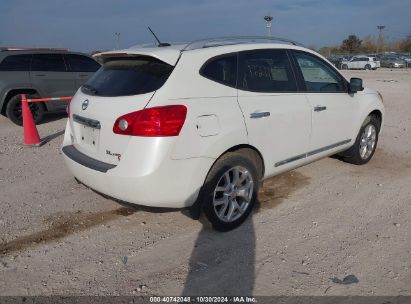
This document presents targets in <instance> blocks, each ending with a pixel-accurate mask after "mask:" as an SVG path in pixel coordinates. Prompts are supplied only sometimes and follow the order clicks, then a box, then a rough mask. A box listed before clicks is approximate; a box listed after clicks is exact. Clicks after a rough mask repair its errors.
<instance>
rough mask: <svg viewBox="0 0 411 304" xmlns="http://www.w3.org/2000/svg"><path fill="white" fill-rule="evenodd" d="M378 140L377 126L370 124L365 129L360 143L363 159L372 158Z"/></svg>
mask: <svg viewBox="0 0 411 304" xmlns="http://www.w3.org/2000/svg"><path fill="white" fill-rule="evenodd" d="M376 140H377V130H376V129H375V126H374V125H372V124H369V125H368V126H366V127H365V129H364V131H363V133H362V135H361V141H360V156H361V158H362V159H367V158H369V157H370V155H371V154H372V152H373V151H374V149H375V144H376Z"/></svg>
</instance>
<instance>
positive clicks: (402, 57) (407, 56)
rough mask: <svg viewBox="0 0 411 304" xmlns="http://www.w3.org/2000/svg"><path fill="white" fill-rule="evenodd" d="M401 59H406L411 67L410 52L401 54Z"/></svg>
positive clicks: (406, 62)
mask: <svg viewBox="0 0 411 304" xmlns="http://www.w3.org/2000/svg"><path fill="white" fill-rule="evenodd" d="M398 58H399V59H401V60H404V61H405V64H406V65H407V67H411V56H410V55H408V54H400V55H399V56H398Z"/></svg>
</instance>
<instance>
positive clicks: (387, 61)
mask: <svg viewBox="0 0 411 304" xmlns="http://www.w3.org/2000/svg"><path fill="white" fill-rule="evenodd" d="M380 62H381V66H382V67H384V68H405V67H406V62H405V60H403V59H400V58H399V57H397V56H381V57H380Z"/></svg>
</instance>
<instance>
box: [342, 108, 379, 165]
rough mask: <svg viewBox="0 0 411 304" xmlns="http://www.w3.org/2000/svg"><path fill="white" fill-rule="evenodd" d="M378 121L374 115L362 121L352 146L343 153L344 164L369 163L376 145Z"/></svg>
mask: <svg viewBox="0 0 411 304" xmlns="http://www.w3.org/2000/svg"><path fill="white" fill-rule="evenodd" d="M379 130H380V121H379V119H378V118H377V117H376V116H375V115H370V116H368V117H367V119H366V120H365V121H364V123H363V125H362V127H361V129H360V132H359V133H358V135H357V138H356V140H355V143H354V145H353V146H352V147H351V148H350V149H348V150H347V151H345V152H343V155H344V158H343V160H344V161H345V162H348V163H351V164H355V165H363V164H366V163H368V162H369V161H370V159H371V158H372V157H373V155H374V153H375V149H376V148H377V143H378V133H379Z"/></svg>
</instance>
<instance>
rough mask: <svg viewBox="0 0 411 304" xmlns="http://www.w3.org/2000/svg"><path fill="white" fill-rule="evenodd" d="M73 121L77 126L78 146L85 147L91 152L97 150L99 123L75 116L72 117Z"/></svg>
mask: <svg viewBox="0 0 411 304" xmlns="http://www.w3.org/2000/svg"><path fill="white" fill-rule="evenodd" d="M73 120H74V121H75V122H76V123H77V126H78V128H77V130H78V131H79V132H78V135H79V136H77V141H78V143H79V144H80V145H84V146H87V147H88V148H89V149H91V150H97V149H98V146H99V139H100V129H101V125H100V122H99V121H98V120H94V119H90V118H86V117H83V116H80V115H76V114H74V115H73Z"/></svg>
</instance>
